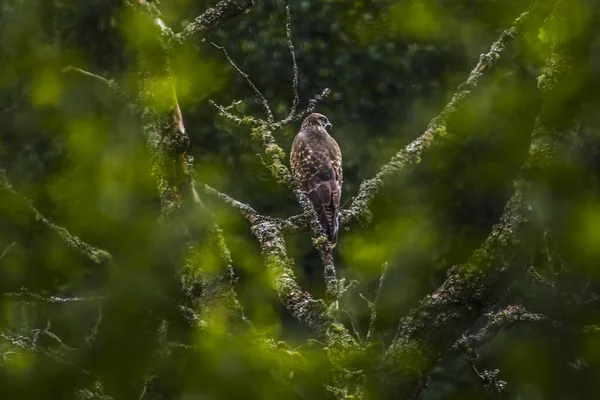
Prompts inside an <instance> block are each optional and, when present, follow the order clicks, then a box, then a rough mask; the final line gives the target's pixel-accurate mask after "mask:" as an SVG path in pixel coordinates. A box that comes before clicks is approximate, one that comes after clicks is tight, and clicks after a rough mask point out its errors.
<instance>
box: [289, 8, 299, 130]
mask: <svg viewBox="0 0 600 400" xmlns="http://www.w3.org/2000/svg"><path fill="white" fill-rule="evenodd" d="M291 8H292V7H291V6H290V0H285V14H286V24H285V31H286V35H287V44H288V49H289V50H290V55H291V56H292V67H293V69H294V79H293V81H292V88H293V90H294V101H293V103H292V108H291V109H290V114H289V115H288V118H294V117H295V116H296V109H297V108H298V103H299V102H300V97H299V96H298V64H297V63H296V52H295V50H294V42H293V41H292V10H291Z"/></svg>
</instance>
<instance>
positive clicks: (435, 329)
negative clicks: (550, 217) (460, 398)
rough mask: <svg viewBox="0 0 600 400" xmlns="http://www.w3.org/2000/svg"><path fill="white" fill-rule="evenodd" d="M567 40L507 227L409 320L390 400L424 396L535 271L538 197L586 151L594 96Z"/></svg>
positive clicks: (383, 378) (555, 60) (555, 62)
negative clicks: (429, 382) (584, 125)
mask: <svg viewBox="0 0 600 400" xmlns="http://www.w3.org/2000/svg"><path fill="white" fill-rule="evenodd" d="M562 7H568V2H566V1H563V0H560V1H559V2H557V3H556V8H555V10H554V12H553V17H554V18H556V19H559V20H560V22H561V23H566V24H568V23H572V22H573V21H568V13H565V12H564V10H562ZM565 15H566V17H565ZM562 40H563V41H559V40H557V42H558V45H555V46H554V47H553V52H552V53H551V54H550V55H549V57H548V62H547V69H546V71H545V72H544V74H545V75H546V76H547V77H550V78H551V79H547V80H546V83H545V84H544V85H542V86H541V88H540V89H541V91H542V96H543V98H544V102H543V104H542V108H541V110H540V113H539V115H538V117H537V119H536V123H535V126H534V128H533V132H532V142H531V145H530V149H529V157H528V159H527V160H526V162H525V163H524V165H523V168H522V174H523V177H522V178H520V179H519V180H517V181H516V182H515V192H514V194H513V196H512V198H511V199H510V200H509V202H508V204H507V205H506V207H505V210H504V213H503V215H502V217H501V219H500V222H499V223H498V224H497V225H495V226H494V227H493V228H492V231H491V233H490V235H489V236H488V238H487V239H486V241H485V242H484V243H483V245H482V246H481V248H480V249H479V250H477V251H475V253H474V254H473V256H472V257H471V259H470V260H469V262H468V263H467V264H464V265H457V266H455V267H453V268H452V269H451V270H450V271H449V273H448V277H447V279H446V281H445V282H444V283H443V284H442V285H441V286H440V287H439V288H438V289H437V290H436V291H434V292H433V293H431V294H430V295H428V296H426V297H425V298H424V299H423V300H422V301H421V303H420V305H419V306H418V307H416V308H415V309H413V310H412V311H411V312H410V314H409V315H408V316H406V317H404V318H402V319H401V321H400V324H399V327H398V332H397V335H396V338H395V339H394V341H393V343H392V345H391V346H390V347H389V349H388V351H387V352H386V354H385V356H384V358H383V360H382V363H381V364H380V366H379V368H378V371H379V377H378V378H379V384H380V387H381V388H382V389H383V391H384V393H385V395H386V397H387V398H398V396H400V397H402V396H406V397H409V396H415V395H417V394H418V393H420V391H421V390H422V389H423V387H424V384H425V382H426V378H427V375H428V374H429V372H430V371H431V369H432V368H433V367H434V366H435V365H436V363H437V361H438V360H439V358H440V357H441V355H442V354H443V353H444V352H446V351H448V350H450V349H451V347H452V346H453V344H454V343H455V342H456V341H457V340H458V339H459V337H460V335H461V334H462V332H464V331H465V330H466V329H468V327H469V326H471V325H472V323H473V322H474V321H475V320H476V319H477V318H478V317H479V316H480V315H481V314H482V312H483V310H484V309H485V308H487V307H490V306H491V305H493V304H494V303H495V302H496V301H497V299H498V298H499V297H500V295H501V294H502V293H503V292H504V290H505V289H506V288H507V287H508V285H509V282H511V281H512V280H513V279H514V278H515V276H519V275H522V274H525V273H526V267H527V266H528V265H530V261H531V259H532V257H533V255H534V249H535V246H534V243H532V242H533V241H537V240H539V236H540V235H541V234H540V231H539V229H538V227H537V226H536V224H534V223H533V220H534V218H535V214H534V210H536V209H537V207H536V206H537V204H536V202H535V199H536V197H535V193H536V191H538V190H540V189H541V188H543V187H547V185H548V184H549V183H551V182H552V180H553V179H554V180H556V179H560V177H558V178H556V175H554V173H555V172H556V171H557V168H559V167H560V166H562V165H565V164H566V163H565V161H567V160H565V159H564V157H565V154H569V150H571V149H573V148H575V147H577V146H579V145H580V142H579V138H578V135H577V127H578V120H579V115H580V112H581V104H582V99H583V97H582V94H583V93H585V89H586V88H585V82H584V81H583V80H581V79H580V77H581V76H582V74H583V71H584V70H585V67H586V66H587V65H586V64H585V62H584V61H582V60H587V58H586V57H584V56H582V55H580V54H578V53H577V51H578V50H580V49H582V48H586V47H585V43H581V42H580V41H581V40H582V39H579V38H575V37H569V38H568V39H567V38H562ZM583 40H585V39H583ZM566 60H568V62H566ZM566 87H568V88H569V92H568V94H567V92H566V91H565V88H566ZM542 231H543V229H542Z"/></svg>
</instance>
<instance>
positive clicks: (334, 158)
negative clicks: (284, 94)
mask: <svg viewBox="0 0 600 400" xmlns="http://www.w3.org/2000/svg"><path fill="white" fill-rule="evenodd" d="M327 128H329V129H331V128H332V125H331V123H330V122H329V120H328V119H327V117H326V116H324V115H322V114H317V113H313V114H310V115H309V116H308V117H306V119H305V120H304V122H303V123H302V127H301V128H300V132H298V134H297V135H296V137H295V138H294V143H293V144H292V151H291V152H290V166H291V167H292V174H293V175H294V179H295V180H296V181H297V182H299V183H300V186H301V189H302V191H304V192H305V193H306V194H307V195H308V198H309V199H310V200H311V201H312V203H313V206H314V207H315V210H316V212H317V216H318V217H319V223H320V224H321V226H322V227H323V230H324V231H325V233H326V234H327V238H328V239H329V241H330V242H331V245H332V246H335V245H336V242H337V236H338V229H339V213H340V197H341V195H342V153H341V152H340V147H339V146H338V144H337V142H336V141H335V140H334V139H333V138H332V137H331V136H329V133H327Z"/></svg>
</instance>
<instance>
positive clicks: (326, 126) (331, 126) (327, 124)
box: [325, 122, 333, 130]
mask: <svg viewBox="0 0 600 400" xmlns="http://www.w3.org/2000/svg"><path fill="white" fill-rule="evenodd" d="M332 128H333V125H331V122H327V123H326V124H325V130H331V129H332Z"/></svg>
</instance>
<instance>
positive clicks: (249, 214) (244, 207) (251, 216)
mask: <svg viewBox="0 0 600 400" xmlns="http://www.w3.org/2000/svg"><path fill="white" fill-rule="evenodd" d="M197 187H198V188H199V189H200V190H201V191H202V192H204V193H206V194H208V195H210V196H213V197H216V198H218V199H219V200H221V201H222V202H224V203H225V204H227V205H228V206H230V207H232V208H233V209H235V210H237V211H238V212H239V213H240V214H241V215H242V216H243V217H245V218H246V219H247V220H248V221H250V223H254V221H256V220H257V219H258V217H260V214H259V213H258V212H256V210H255V209H254V208H252V207H250V206H249V205H248V204H244V203H242V202H240V201H238V200H236V199H234V198H233V197H231V196H229V195H227V194H225V193H222V192H219V191H218V190H216V189H214V188H212V187H210V186H208V185H206V184H203V183H199V184H197Z"/></svg>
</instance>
